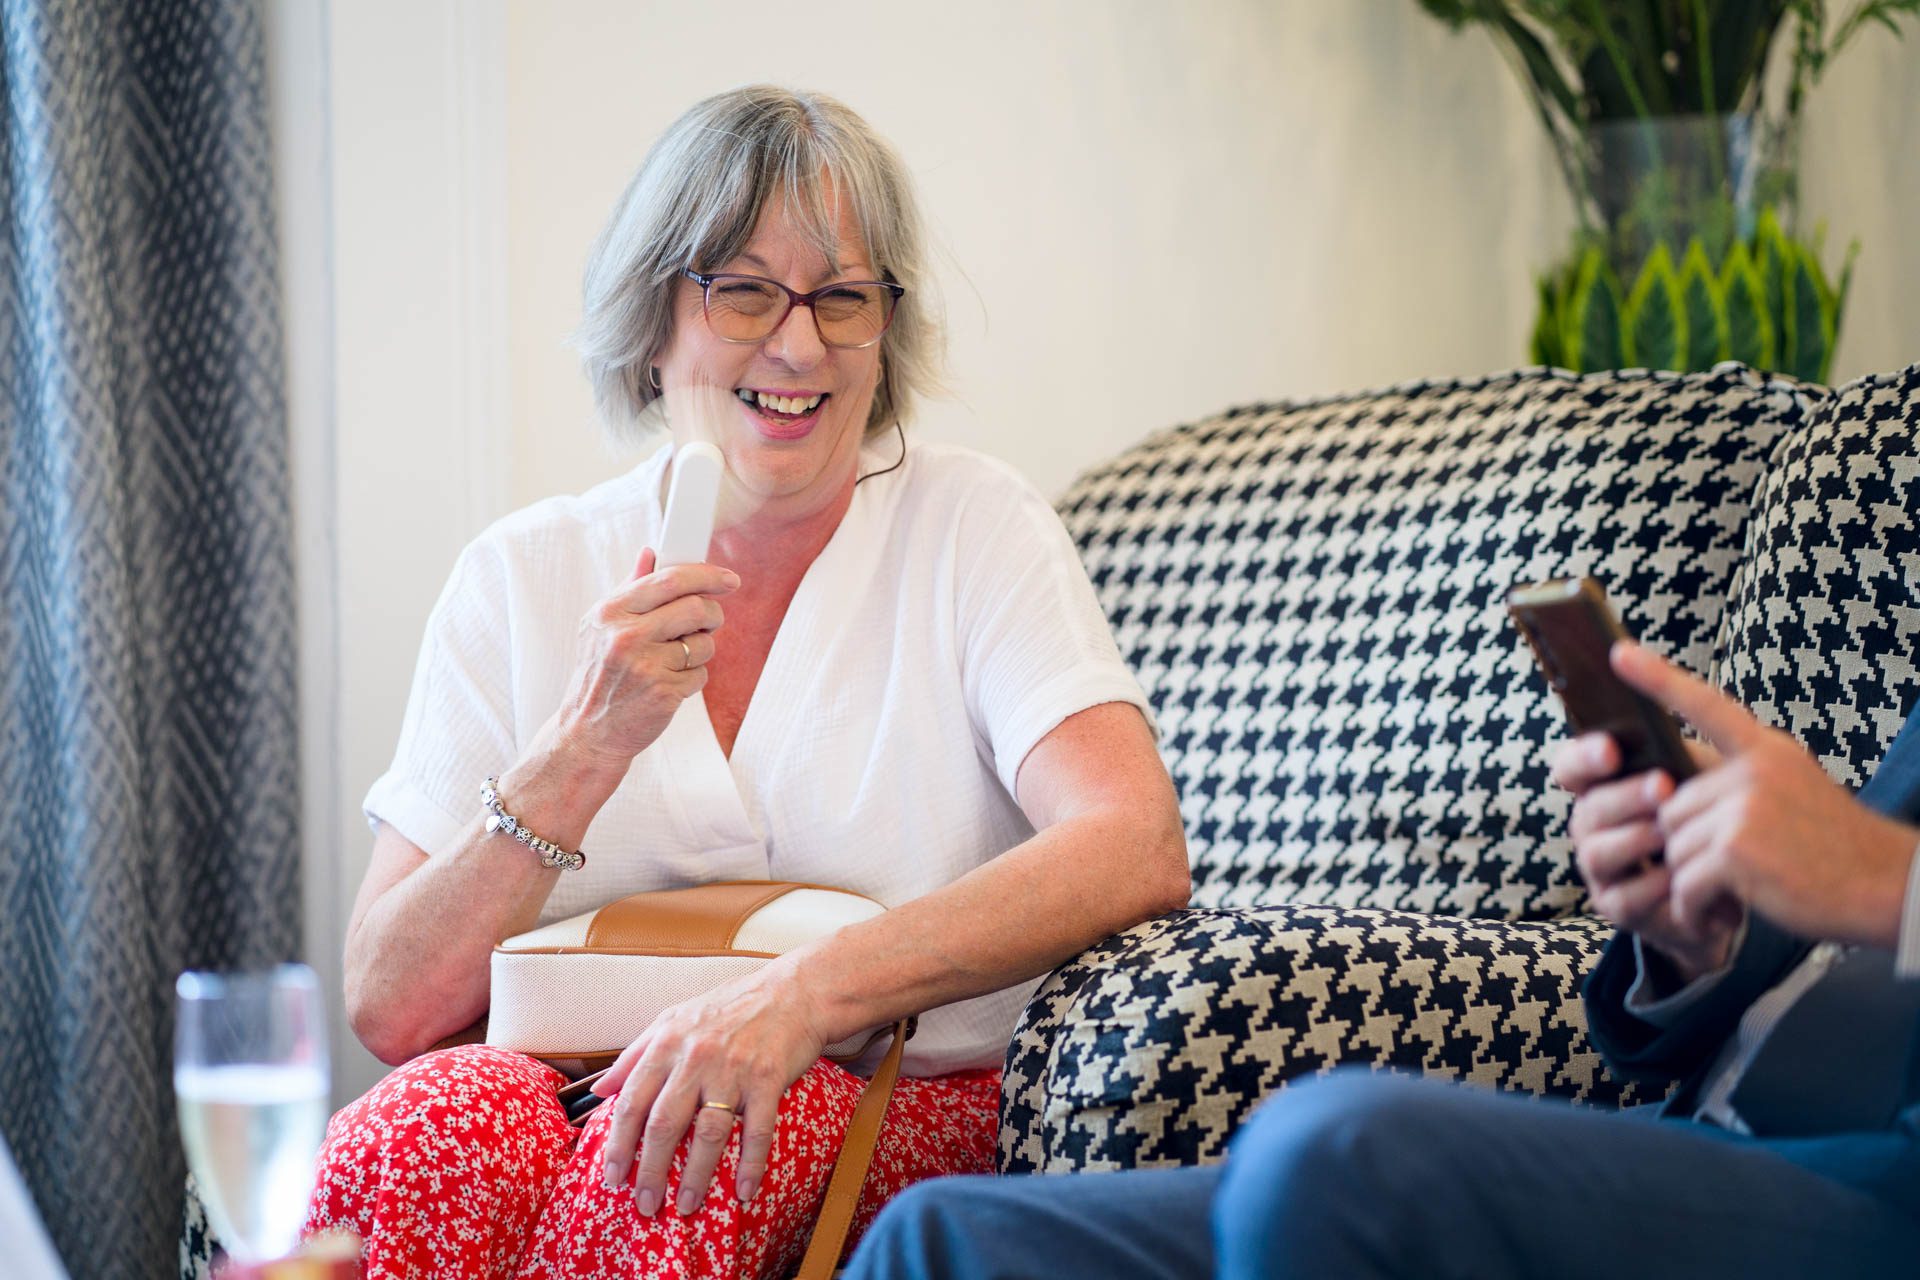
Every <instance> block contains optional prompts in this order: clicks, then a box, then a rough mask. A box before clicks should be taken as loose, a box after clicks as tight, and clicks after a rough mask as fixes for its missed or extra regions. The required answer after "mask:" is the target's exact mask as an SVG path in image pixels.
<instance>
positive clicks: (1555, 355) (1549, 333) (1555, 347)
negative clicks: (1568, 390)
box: [1527, 275, 1567, 369]
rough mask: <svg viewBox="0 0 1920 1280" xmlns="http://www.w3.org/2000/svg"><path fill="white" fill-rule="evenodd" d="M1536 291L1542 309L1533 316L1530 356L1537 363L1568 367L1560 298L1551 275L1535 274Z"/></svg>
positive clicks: (1561, 367)
mask: <svg viewBox="0 0 1920 1280" xmlns="http://www.w3.org/2000/svg"><path fill="white" fill-rule="evenodd" d="M1533 285H1534V293H1535V294H1536V295H1537V297H1538V300H1539V306H1540V310H1539V313H1538V314H1537V315H1535V316H1534V318H1533V337H1532V339H1531V341H1530V342H1529V343H1528V344H1527V351H1528V358H1529V359H1531V360H1532V361H1533V362H1534V363H1535V364H1544V365H1551V366H1553V367H1554V368H1559V369H1564V368H1566V367H1567V355H1566V352H1565V350H1564V349H1562V347H1561V345H1560V300H1559V298H1558V297H1557V296H1556V295H1557V291H1556V290H1555V289H1554V287H1553V277H1552V276H1550V275H1541V276H1535V277H1534V279H1533Z"/></svg>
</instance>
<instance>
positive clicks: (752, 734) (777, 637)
mask: <svg viewBox="0 0 1920 1280" xmlns="http://www.w3.org/2000/svg"><path fill="white" fill-rule="evenodd" d="M866 508H867V503H865V502H864V501H862V497H861V493H860V490H859V488H858V487H856V488H855V489H854V491H853V497H852V498H851V500H850V501H849V502H848V503H847V509H846V511H845V512H844V513H842V515H841V517H840V523H839V524H837V525H835V526H834V530H833V533H832V534H831V535H829V536H828V538H827V540H826V542H825V544H823V545H822V546H821V548H820V551H819V553H818V554H816V555H815V556H814V558H813V561H812V563H810V564H808V565H807V568H806V571H805V572H804V573H802V574H801V575H800V582H799V585H798V586H796V587H795V588H794V589H793V595H792V597H791V598H790V599H788V601H787V607H786V609H785V610H784V611H783V612H782V613H781V616H780V623H779V625H778V626H777V627H775V628H774V632H773V640H772V641H771V643H769V644H768V646H767V657H766V661H765V662H763V663H762V664H761V666H760V675H759V677H758V678H757V679H756V680H755V681H754V683H753V691H752V692H751V693H750V694H748V695H747V705H746V708H745V709H744V710H743V711H742V712H741V713H740V724H739V726H738V727H737V728H736V729H735V730H734V734H733V749H732V750H731V751H728V750H726V749H724V748H722V747H721V745H720V734H719V732H718V731H717V730H715V728H714V725H713V713H712V712H711V711H710V710H709V709H708V707H707V699H706V694H705V693H704V692H702V693H696V694H694V695H693V697H691V698H689V699H688V701H689V702H691V703H693V704H695V707H696V710H697V715H698V720H699V728H700V730H701V733H702V736H703V738H704V743H703V749H704V748H705V747H711V749H712V752H713V755H714V756H717V757H718V758H719V761H720V764H721V767H722V768H724V769H725V770H726V772H727V773H728V774H730V775H731V776H732V780H733V790H734V793H735V795H736V796H737V797H738V798H739V801H740V807H741V810H742V813H743V815H744V816H745V817H747V819H748V822H749V825H750V826H751V825H753V824H752V821H751V820H752V806H751V804H750V803H749V802H748V800H747V798H746V790H745V788H744V786H743V784H744V783H745V781H746V780H747V779H748V778H749V777H751V776H752V773H753V771H752V770H751V769H747V768H743V767H742V761H743V760H745V761H747V762H749V763H751V761H752V760H753V759H754V758H755V753H756V751H758V750H760V749H762V748H761V745H760V739H761V738H762V737H764V736H766V735H768V734H774V735H776V741H777V735H778V734H779V733H780V732H781V729H780V728H779V727H778V726H779V725H783V724H785V723H786V718H785V717H782V716H780V715H779V714H778V713H779V710H780V707H781V705H782V704H784V703H786V702H787V701H789V699H790V694H791V683H790V681H791V677H790V676H789V675H788V674H787V673H786V670H785V669H786V667H788V666H790V665H791V663H792V661H793V659H791V658H789V657H788V656H787V655H788V654H789V653H791V652H794V651H796V649H799V650H802V651H804V649H805V648H808V647H810V646H808V645H807V643H806V642H807V641H808V640H811V639H812V637H813V633H815V632H817V631H818V630H819V629H820V616H819V611H818V610H817V609H814V608H811V607H810V606H809V605H808V604H807V601H808V600H809V599H810V597H812V596H813V595H815V594H817V593H818V591H819V590H820V587H819V580H820V578H821V576H822V574H823V572H825V571H823V570H822V568H821V566H822V565H823V564H826V563H827V562H828V561H829V560H830V559H831V558H832V557H834V556H835V555H838V554H841V552H840V551H839V548H841V547H843V546H845V545H846V542H847V538H848V536H849V534H848V529H849V527H850V526H852V525H854V524H855V523H856V522H858V521H860V520H862V519H864V516H865V512H866ZM769 690H771V691H769ZM769 703H771V704H773V705H772V706H771V707H770V706H769ZM767 723H773V724H775V726H776V727H774V728H762V727H761V726H762V725H763V724H767Z"/></svg>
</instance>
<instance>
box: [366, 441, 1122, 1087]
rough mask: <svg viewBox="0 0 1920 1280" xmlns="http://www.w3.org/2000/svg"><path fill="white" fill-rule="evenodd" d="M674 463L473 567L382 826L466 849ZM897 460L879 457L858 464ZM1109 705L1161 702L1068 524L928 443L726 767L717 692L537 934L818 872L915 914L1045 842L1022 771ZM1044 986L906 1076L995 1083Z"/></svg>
mask: <svg viewBox="0 0 1920 1280" xmlns="http://www.w3.org/2000/svg"><path fill="white" fill-rule="evenodd" d="M670 454H671V449H670V447H668V446H662V448H661V449H660V450H659V451H657V452H656V453H654V454H653V455H652V456H651V457H649V458H648V459H647V460H646V461H645V462H643V463H641V464H640V465H639V466H638V467H637V468H635V469H634V470H633V471H631V472H630V473H628V474H627V475H625V476H622V477H620V478H618V479H615V480H611V481H609V482H607V483H605V484H602V485H600V486H598V487H596V488H594V489H592V490H591V491H589V492H587V493H585V494H583V495H580V496H578V497H559V498H551V499H548V500H546V501H544V502H539V503H536V504H534V505H533V506H531V507H528V508H526V509H525V510H523V511H520V512H517V513H515V514H514V515H511V516H508V517H506V518H505V519H503V520H501V521H499V522H498V523H497V524H495V525H494V526H493V527H491V528H490V529H488V530H487V531H486V532H485V533H483V534H481V535H480V537H478V538H477V539H475V540H474V542H473V543H472V544H471V545H470V546H468V547H467V549H466V550H465V551H464V552H462V553H461V556H460V559H459V561H458V562H457V563H456V564H455V566H454V570H453V576H452V578H451V579H450V580H449V581H448V583H447V586H446V589H445V590H444V591H443V592H442V593H441V596H440V600H439V603H438V604H436V605H435V606H434V610H433V613H432V615H431V617H429V619H428V621H427V629H426V637H425V639H424V641H423V642H422V644H421V646H420V658H419V663H418V665H417V667H416V668H415V671H414V678H413V691H412V694H411V696H410V697H409V698H408V701H407V711H406V718H405V721H404V723H403V724H402V726H401V730H400V743H399V747H398V748H397V750H396V751H395V753H394V759H393V764H392V766H391V767H390V768H389V769H388V770H387V772H386V774H385V775H383V776H382V777H381V778H380V779H379V781H377V782H375V783H374V784H373V788H372V790H371V791H369V792H368V793H367V798H366V800H365V802H364V808H365V810H366V814H367V818H368V820H369V821H370V822H371V823H373V824H375V825H376V826H377V825H378V824H379V823H382V822H386V823H391V824H392V825H393V827H394V828H395V830H397V831H398V832H399V833H400V834H401V835H403V836H405V837H406V838H407V839H408V840H410V841H411V842H413V843H414V844H415V845H417V846H419V847H420V848H421V849H423V850H425V851H426V852H427V853H428V854H430V855H440V854H445V853H447V852H449V851H451V850H452V849H453V848H454V846H455V844H456V842H457V840H458V838H459V836H460V834H461V833H462V832H463V831H464V830H465V829H466V827H467V825H468V824H469V823H470V822H471V821H472V820H473V818H474V816H475V814H476V813H477V812H478V810H479V791H480V783H481V781H482V779H484V778H485V777H486V776H487V775H489V774H496V773H502V772H504V771H505V770H506V769H507V767H508V766H509V765H511V764H512V763H513V762H514V761H515V760H516V759H517V758H518V757H519V755H520V753H521V751H522V750H523V749H524V748H525V746H526V744H527V742H528V740H529V739H530V738H531V737H532V735H533V734H534V733H535V732H536V731H537V730H538V729H539V728H540V726H541V725H542V724H543V723H545V721H546V720H547V718H548V717H549V716H551V715H552V714H553V712H554V710H555V709H556V708H557V707H558V706H559V705H560V702H561V699H562V697H563V696H564V694H565V691H566V686H567V682H568V679H569V677H570V676H571V674H572V670H573V665H574V661H575V648H574V646H575V638H576V635H577V631H578V626H579V620H580V618H581V617H582V616H583V615H584V614H585V613H586V612H587V610H588V609H589V608H590V607H591V606H592V605H593V604H594V603H595V602H596V601H598V600H600V599H602V598H603V597H605V596H606V595H607V594H609V593H610V592H611V591H613V590H614V589H615V588H616V587H618V586H619V585H620V584H622V583H623V582H626V581H627V580H629V579H630V577H631V576H632V573H633V564H634V561H635V560H636V559H637V558H638V556H639V552H640V549H641V548H642V547H645V546H652V545H655V540H656V539H657V537H658V536H659V532H660V528H661V522H662V511H661V505H662V494H663V488H664V486H663V483H662V481H663V479H664V476H665V473H666V467H667V463H668V459H669V457H670ZM892 461H894V454H893V450H892V449H891V448H885V449H880V448H870V449H869V450H867V451H866V453H864V454H863V456H862V459H861V470H862V472H869V471H876V470H878V469H880V468H883V467H885V466H887V465H888V464H889V463H891V462H892ZM719 636H720V643H721V644H725V643H726V631H725V628H724V627H722V629H721V631H720V632H719ZM1105 702H1128V703H1132V704H1133V705H1135V706H1137V707H1139V708H1140V709H1141V710H1142V712H1146V711H1147V704H1146V699H1145V697H1144V696H1143V694H1142V693H1141V691H1140V686H1139V685H1138V683H1137V682H1136V681H1135V680H1134V678H1133V676H1132V675H1131V674H1130V673H1129V672H1128V670H1127V668H1126V666H1125V665H1124V664H1123V663H1122V661H1121V659H1120V655H1119V653H1118V651H1117V650H1116V648H1115V646H1114V642H1113V636H1112V633H1111V632H1110V631H1109V630H1108V627H1107V621H1106V618H1105V616H1104V615H1103V614H1102V613H1101V611H1100V607H1099V604H1098V602H1097V601H1096V600H1095V599H1094V595H1093V590H1092V587H1091V585H1090V584H1089V583H1088V581H1087V577H1086V573H1085V570H1084V569H1083V568H1082V567H1081V564H1080V560H1079V557H1078V555H1076V553H1075V551H1074V548H1073V544H1072V542H1071V541H1070V540H1069V538H1068V537H1067V533H1066V530H1065V529H1064V528H1063V527H1062V526H1061V524H1060V521H1059V518H1058V517H1057V516H1056V515H1055V514H1054V512H1053V510H1052V508H1051V507H1049V506H1048V505H1047V503H1046V501H1045V500H1044V499H1043V498H1042V497H1041V496H1040V495H1039V493H1038V492H1036V491H1035V490H1034V488H1033V487H1032V486H1031V485H1030V484H1028V483H1027V482H1026V480H1025V479H1024V478H1022V477H1021V476H1020V475H1019V473H1017V472H1015V471H1014V470H1013V469H1012V468H1010V467H1008V466H1006V465H1005V464H1003V463H1000V462H997V461H995V460H993V459H991V458H987V457H985V456H983V455H981V454H977V453H974V452H972V451H971V450H967V449H961V448H957V447H953V446H947V445H936V444H925V443H915V444H913V445H912V446H911V447H910V448H909V449H908V450H907V454H906V460H905V462H904V464H903V465H902V466H900V467H899V469H897V470H894V471H891V472H887V473H886V474H883V475H875V476H873V477H872V478H871V479H868V480H865V481H863V482H862V483H861V484H859V485H858V486H857V487H856V488H855V489H854V495H853V503H852V506H851V507H850V508H849V509H848V511H847V514H846V517H845V518H844V519H843V520H842V521H841V524H840V527H839V529H837V530H836V531H835V532H834V535H833V537H832V539H831V540H829V542H828V543H827V545H826V547H825V548H824V549H823V550H822V551H821V553H820V555H819V557H818V558H817V559H816V560H815V561H814V563H813V565H812V567H811V568H810V569H809V570H808V571H807V574H806V576H805V577H804V578H803V579H802V581H801V583H800V587H799V590H798V591H797V592H796V593H795V594H794V597H793V601H792V603H791V604H790V605H789V606H788V608H787V614H786V617H785V619H784V620H783V622H782V623H781V626H780V630H779V633H778V635H777V636H776V637H775V639H774V642H773V647H772V650H771V651H770V652H769V653H768V655H767V662H766V667H765V669H764V670H763V671H762V673H761V676H760V682H759V684H758V685H757V686H756V687H755V689H754V693H753V699H752V701H751V703H750V704H749V705H748V708H747V712H746V718H745V719H744V720H743V721H742V723H741V725H740V731H739V735H738V738H737V739H736V741H735V743H734V748H733V754H732V756H731V758H729V757H728V756H726V755H725V754H723V753H722V752H721V750H720V745H719V742H718V740H717V739H716V738H715V736H714V733H713V725H712V722H711V721H710V720H709V719H708V717H707V711H706V703H705V701H704V700H703V699H702V698H701V697H699V696H697V695H696V696H695V697H693V698H690V699H688V700H687V701H686V702H685V703H682V704H681V706H680V709H679V711H678V712H677V713H676V714H675V716H674V718H673V720H672V721H671V722H670V723H669V725H668V727H667V729H666V731H665V732H664V733H662V734H661V736H660V738H659V739H658V740H656V741H655V742H654V743H653V745H652V746H650V747H648V748H647V749H646V750H645V751H643V752H641V753H640V755H639V756H637V757H636V758H635V760H634V762H633V766H632V768H631V769H629V770H628V773H627V776H626V779H625V781H624V782H622V783H621V785H620V788H619V790H618V791H616V792H615V793H614V795H613V797H612V798H611V799H610V800H609V801H608V802H607V804H606V806H605V807H604V808H602V809H601V810H600V812H599V814H598V815H597V816H596V817H595V818H594V820H593V823H592V825H591V826H590V827H589V828H588V829H587V833H586V837H585V839H583V840H582V841H581V848H582V849H584V850H585V851H586V854H587V865H586V867H585V868H584V869H583V870H581V871H578V872H565V873H562V875H561V876H560V878H559V881H558V883H557V884H556V885H555V887H554V889H553V892H552V893H551V894H550V895H549V896H548V898H547V901H546V904H545V906H544V907H543V908H542V909H541V913H540V922H541V923H542V924H544V923H547V922H549V921H552V920H557V919H561V918H564V917H566V916H571V915H577V914H579V913H580V912H583V911H589V910H592V909H593V908H595V907H597V906H600V905H601V904H603V903H606V902H609V901H612V900H613V899H615V898H619V897H622V896H624V895H626V894H629V893H638V892H641V891H643V890H649V889H664V888H677V887H681V886H684V885H691V884H699V883H704V882H707V881H712V880H733V879H773V880H803V881H810V882H813V883H816V884H830V885H836V886H839V887H842V888H847V889H852V890H856V891H858V892H860V893H864V894H867V895H869V896H871V897H873V898H876V899H878V900H879V901H880V902H882V903H885V904H887V905H888V906H895V905H898V904H900V903H903V902H906V901H909V900H910V899H913V898H917V897H920V896H921V895H923V894H926V893H929V892H931V891H933V890H935V889H938V888H940V887H941V886H943V885H946V884H950V883H952V882H953V881H954V880H956V879H958V878H959V877H960V876H962V875H964V874H965V873H966V872H968V871H970V870H972V869H973V868H975V867H978V866H980V865H982V864H984V863H986V862H989V861H991V860H992V859H993V858H994V857H996V856H997V855H999V854H1001V853H1003V852H1005V851H1006V850H1008V849H1010V848H1012V847H1013V846H1014V845H1017V844H1019V843H1020V842H1022V841H1023V840H1025V839H1027V838H1028V837H1029V836H1030V835H1032V834H1033V826H1032V824H1031V823H1029V822H1028V821H1027V818H1026V816H1025V814H1023V813H1022V812H1021V810H1020V808H1019V806H1018V805H1017V804H1016V803H1015V802H1014V799H1013V791H1014V779H1015V776H1016V775H1017V773H1018V771H1019V768H1020V764H1021V762H1022V761H1023V760H1024V759H1026V756H1027V753H1028V752H1029V751H1030V750H1032V749H1033V747H1034V745H1035V744H1037V743H1038V742H1039V741H1040V739H1041V738H1043V737H1045V736H1046V735H1047V734H1048V733H1049V732H1051V731H1052V729H1053V728H1054V727H1055V726H1056V725H1058V724H1059V723H1060V722H1061V721H1062V720H1064V719H1066V718H1067V717H1068V716H1071V715H1073V714H1074V713H1075V712H1078V711H1081V710H1084V709H1085V708H1087V707H1091V706H1095V705H1097V704H1100V703H1105ZM503 799H504V800H505V802H506V804H507V805H508V807H509V808H511V807H512V803H513V797H511V796H506V797H503ZM527 856H529V857H532V856H533V855H532V854H531V853H529V854H528V855H527ZM1087 889H1088V892H1090V893H1097V892H1098V891H1099V886H1097V885H1089V886H1087ZM1035 985H1036V983H1035V982H1026V983H1022V984H1020V985H1018V986H1016V987H1010V988H1008V989H1006V990H1003V991H998V992H994V993H992V994H990V995H985V996H980V997H977V998H975V999H971V1000H966V1001H962V1002H960V1003H958V1004H952V1005H947V1006H944V1007H942V1008H939V1009H935V1010H932V1011H930V1012H928V1013H926V1014H924V1015H923V1016H922V1017H921V1019H920V1030H919V1033H918V1034H917V1035H916V1036H915V1037H914V1039H913V1040H912V1041H911V1042H910V1043H909V1044H908V1046H907V1050H906V1054H905V1069H906V1070H908V1071H909V1072H911V1073H912V1074H915V1075H922V1076H926V1075H938V1074H941V1073H944V1072H948V1071H957V1070H962V1069H966V1068H975V1067H995V1066H999V1065H1000V1062H1001V1059H1002V1057H1003V1056H1004V1054H1005V1052H1006V1047H1007V1042H1008V1040H1009V1038H1010V1037H1011V1036H1012V1033H1013V1027H1014V1024H1015V1021H1016V1020H1017V1019H1018V1017H1019V1014H1020V1010H1021V1008H1022V1007H1023V1005H1024V1004H1025V1002H1026V999H1027V997H1028V995H1030V994H1031V992H1032V990H1033V988H1034V986H1035Z"/></svg>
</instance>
